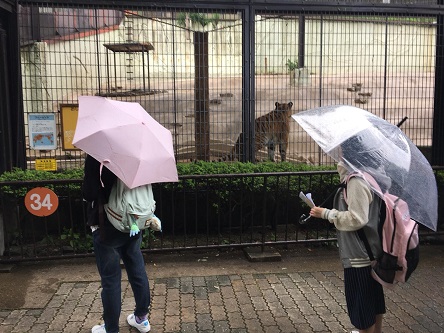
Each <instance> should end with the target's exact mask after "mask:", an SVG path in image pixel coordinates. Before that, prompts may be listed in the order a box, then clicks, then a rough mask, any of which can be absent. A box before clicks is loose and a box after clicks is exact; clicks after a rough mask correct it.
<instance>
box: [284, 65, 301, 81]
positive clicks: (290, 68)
mask: <svg viewBox="0 0 444 333" xmlns="http://www.w3.org/2000/svg"><path fill="white" fill-rule="evenodd" d="M286 66H287V69H288V71H289V73H290V86H294V85H295V84H296V72H298V76H297V77H299V64H298V61H297V60H295V61H292V60H291V59H287V63H286Z"/></svg>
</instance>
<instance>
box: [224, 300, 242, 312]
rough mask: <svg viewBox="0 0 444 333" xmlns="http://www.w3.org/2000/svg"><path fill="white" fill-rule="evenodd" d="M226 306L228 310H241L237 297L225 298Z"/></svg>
mask: <svg viewBox="0 0 444 333" xmlns="http://www.w3.org/2000/svg"><path fill="white" fill-rule="evenodd" d="M223 300H224V307H225V311H227V312H237V311H239V304H238V303H237V299H236V298H224V299H223Z"/></svg>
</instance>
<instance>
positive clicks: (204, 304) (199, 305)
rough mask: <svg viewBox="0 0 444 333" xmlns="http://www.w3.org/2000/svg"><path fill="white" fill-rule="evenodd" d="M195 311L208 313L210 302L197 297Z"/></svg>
mask: <svg viewBox="0 0 444 333" xmlns="http://www.w3.org/2000/svg"><path fill="white" fill-rule="evenodd" d="M196 313H197V314H203V313H210V303H209V302H208V300H203V299H198V300H196Z"/></svg>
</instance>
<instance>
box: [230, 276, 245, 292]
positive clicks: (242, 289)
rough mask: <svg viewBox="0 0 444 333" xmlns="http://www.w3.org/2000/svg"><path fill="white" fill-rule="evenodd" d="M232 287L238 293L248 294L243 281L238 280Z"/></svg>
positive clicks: (232, 283)
mask: <svg viewBox="0 0 444 333" xmlns="http://www.w3.org/2000/svg"><path fill="white" fill-rule="evenodd" d="M231 286H232V288H233V290H234V291H235V292H236V293H239V292H247V288H246V287H245V285H244V282H243V281H242V280H241V279H236V280H232V281H231Z"/></svg>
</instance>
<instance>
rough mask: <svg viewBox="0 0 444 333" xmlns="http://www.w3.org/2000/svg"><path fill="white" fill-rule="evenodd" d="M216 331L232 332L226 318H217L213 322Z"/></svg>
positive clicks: (221, 332) (216, 332) (219, 332)
mask: <svg viewBox="0 0 444 333" xmlns="http://www.w3.org/2000/svg"><path fill="white" fill-rule="evenodd" d="M213 326H214V333H227V332H230V325H229V324H228V321H226V320H216V321H214V323H213Z"/></svg>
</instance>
